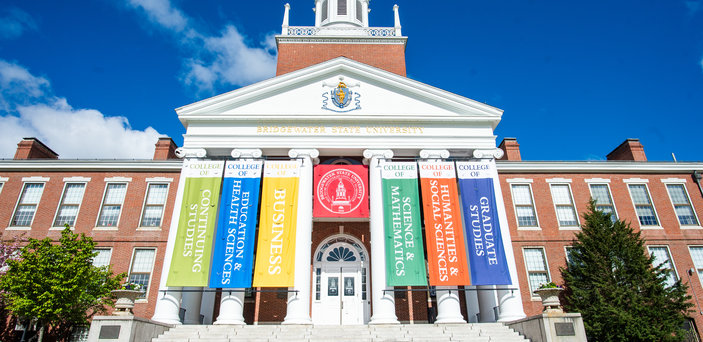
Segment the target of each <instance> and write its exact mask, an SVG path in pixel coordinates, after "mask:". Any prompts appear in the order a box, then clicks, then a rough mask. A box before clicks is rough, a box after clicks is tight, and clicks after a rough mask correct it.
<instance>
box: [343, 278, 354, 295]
mask: <svg viewBox="0 0 703 342" xmlns="http://www.w3.org/2000/svg"><path fill="white" fill-rule="evenodd" d="M344 295H345V296H353V295H354V277H344Z"/></svg>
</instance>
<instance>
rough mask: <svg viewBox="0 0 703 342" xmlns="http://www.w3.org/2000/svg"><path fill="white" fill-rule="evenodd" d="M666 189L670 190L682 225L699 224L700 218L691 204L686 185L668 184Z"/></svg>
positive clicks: (670, 196)
mask: <svg viewBox="0 0 703 342" xmlns="http://www.w3.org/2000/svg"><path fill="white" fill-rule="evenodd" d="M666 189H667V190H668V191H669V198H671V203H673V205H674V210H675V211H676V217H678V218H679V223H680V224H681V225H682V226H697V225H698V219H697V218H696V214H695V213H694V211H693V207H692V206H691V201H690V200H689V198H688V193H687V192H686V187H685V186H684V185H683V184H667V185H666Z"/></svg>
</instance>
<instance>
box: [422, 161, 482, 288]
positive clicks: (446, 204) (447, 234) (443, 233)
mask: <svg viewBox="0 0 703 342" xmlns="http://www.w3.org/2000/svg"><path fill="white" fill-rule="evenodd" d="M418 164H419V166H420V184H421V187H422V203H423V207H424V208H423V212H424V214H425V240H426V241H427V261H428V264H429V265H428V266H429V270H430V285H433V286H460V285H471V278H470V276H469V268H468V264H467V263H466V249H465V245H464V229H463V228H462V222H461V211H460V207H459V193H458V191H457V187H456V169H455V168H454V163H453V162H419V163H418Z"/></svg>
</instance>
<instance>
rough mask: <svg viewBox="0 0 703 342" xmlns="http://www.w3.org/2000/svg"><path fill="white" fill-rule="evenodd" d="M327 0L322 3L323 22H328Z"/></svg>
mask: <svg viewBox="0 0 703 342" xmlns="http://www.w3.org/2000/svg"><path fill="white" fill-rule="evenodd" d="M327 7H328V6H327V0H325V1H323V2H322V21H325V20H327V15H328V13H327Z"/></svg>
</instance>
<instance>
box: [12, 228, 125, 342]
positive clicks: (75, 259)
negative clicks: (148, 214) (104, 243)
mask: <svg viewBox="0 0 703 342" xmlns="http://www.w3.org/2000/svg"><path fill="white" fill-rule="evenodd" d="M96 255H97V252H95V243H94V242H93V239H91V238H90V237H86V236H85V234H80V236H79V235H77V234H74V233H73V232H71V229H70V228H69V227H68V226H66V228H65V229H64V230H63V231H62V232H61V238H60V239H59V243H58V244H56V243H54V242H53V241H52V240H51V239H50V238H45V239H43V240H38V239H31V238H30V239H28V241H27V244H26V245H25V246H24V247H22V249H21V250H20V254H19V258H17V259H10V260H8V261H7V264H8V266H9V269H8V270H7V273H5V274H4V275H3V276H2V277H0V290H2V291H3V292H4V294H3V296H2V298H3V300H4V301H5V303H6V305H7V309H8V310H10V312H12V313H13V314H14V315H16V316H18V317H22V318H24V319H27V320H28V319H36V320H37V321H38V322H39V325H40V326H41V329H40V333H39V335H40V340H41V337H42V335H43V332H44V330H45V328H46V327H52V328H54V329H58V330H64V331H68V330H70V328H71V327H72V326H74V325H78V324H86V323H87V322H88V319H89V318H90V317H92V316H93V315H95V314H98V313H104V312H105V311H106V306H113V305H114V302H113V298H112V295H111V293H110V291H112V290H114V289H116V288H118V287H119V283H120V281H122V279H124V277H125V275H124V274H118V275H116V276H115V275H113V273H112V270H111V269H110V267H109V266H106V267H96V266H93V263H92V261H93V257H95V256H96Z"/></svg>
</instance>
